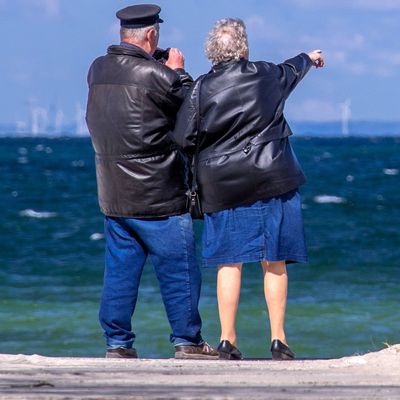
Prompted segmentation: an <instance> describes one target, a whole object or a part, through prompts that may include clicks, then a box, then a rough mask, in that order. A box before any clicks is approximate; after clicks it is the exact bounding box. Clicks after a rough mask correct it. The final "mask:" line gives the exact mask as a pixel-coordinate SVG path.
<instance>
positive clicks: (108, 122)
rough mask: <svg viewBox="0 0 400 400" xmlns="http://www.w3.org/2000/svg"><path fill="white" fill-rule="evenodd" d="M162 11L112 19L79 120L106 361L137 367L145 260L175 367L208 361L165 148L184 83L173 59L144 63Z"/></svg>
mask: <svg viewBox="0 0 400 400" xmlns="http://www.w3.org/2000/svg"><path fill="white" fill-rule="evenodd" d="M160 11H161V9H160V7H158V6H156V5H149V4H143V5H135V6H130V7H127V8H124V9H122V10H120V11H118V12H117V17H118V18H119V20H120V23H121V43H120V45H116V46H111V47H109V48H108V51H107V55H105V56H102V57H99V58H97V59H96V60H95V61H94V62H93V64H92V65H91V67H90V70H89V74H88V84H89V97H88V104H87V116H86V119H87V124H88V127H89V131H90V135H91V138H92V143H93V147H94V150H95V153H96V173H97V185H98V196H99V203H100V208H101V210H102V212H103V213H104V214H105V240H106V256H105V273H104V288H103V293H102V299H101V305H100V313H99V317H100V323H101V326H102V327H103V329H104V334H105V338H106V343H107V352H106V357H108V358H136V357H137V352H136V350H135V349H134V348H133V347H132V346H133V342H134V340H135V334H134V333H133V332H132V328H131V318H132V315H133V313H134V310H135V305H136V300H137V296H138V287H139V282H140V277H141V274H142V270H143V266H144V264H145V262H146V259H147V258H148V257H149V258H150V260H151V261H152V263H153V265H154V268H155V272H156V274H157V278H158V281H159V284H160V290H161V295H162V299H163V302H164V306H165V309H166V312H167V316H168V320H169V322H170V325H171V328H172V334H171V337H170V340H171V342H172V343H173V344H174V345H175V357H176V358H195V359H197V358H200V359H201V358H216V357H217V356H218V354H217V352H216V351H215V350H214V349H212V348H211V347H210V346H209V345H208V344H207V343H206V342H204V340H203V339H202V336H201V333H200V329H201V318H200V315H199V312H198V302H199V295H200V285H201V276H200V271H199V268H198V265H197V263H196V257H195V245H194V235H193V229H192V220H191V218H190V215H189V214H187V213H186V194H185V193H186V190H187V187H186V184H185V173H184V163H183V160H182V156H181V154H180V153H179V151H178V150H177V149H176V147H175V146H174V145H173V144H172V143H171V142H170V140H169V139H168V133H169V132H170V130H171V129H172V128H173V126H174V123H175V116H176V113H177V111H178V109H179V107H180V105H181V103H182V101H183V98H184V95H185V92H186V90H187V89H188V87H189V86H190V85H191V83H192V79H191V78H190V76H189V75H188V74H187V73H186V72H185V70H184V69H183V68H184V58H183V55H182V53H181V52H180V51H179V50H178V49H175V48H172V49H170V51H169V58H168V60H167V61H166V63H165V65H164V64H163V63H161V62H158V61H156V60H155V59H154V58H153V57H152V54H153V53H154V51H155V50H156V48H157V44H158V38H159V24H160V23H161V22H163V21H162V20H161V19H160V17H159V13H160Z"/></svg>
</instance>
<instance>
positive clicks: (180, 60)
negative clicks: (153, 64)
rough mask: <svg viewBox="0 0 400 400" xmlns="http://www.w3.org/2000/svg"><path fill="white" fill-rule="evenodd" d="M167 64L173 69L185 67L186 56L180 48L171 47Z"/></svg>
mask: <svg viewBox="0 0 400 400" xmlns="http://www.w3.org/2000/svg"><path fill="white" fill-rule="evenodd" d="M165 65H166V66H167V67H169V68H171V69H178V68H185V57H184V56H183V54H182V52H181V51H180V50H179V49H177V48H175V47H171V49H170V50H169V57H168V60H167V62H166V63H165Z"/></svg>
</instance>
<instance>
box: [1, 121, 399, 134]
mask: <svg viewBox="0 0 400 400" xmlns="http://www.w3.org/2000/svg"><path fill="white" fill-rule="evenodd" d="M289 123H290V126H291V128H292V130H293V132H294V134H295V136H301V137H303V136H311V137H341V138H343V137H397V136H400V121H349V123H348V133H347V132H346V134H343V127H342V122H341V121H327V122H317V121H291V120H289ZM88 136H89V133H88V132H87V131H84V132H83V131H82V128H80V129H79V131H77V130H76V127H75V126H74V125H72V124H71V125H66V126H65V128H64V129H62V130H60V131H57V132H56V131H52V130H51V129H49V130H48V131H46V132H45V133H39V134H31V133H30V132H29V131H27V130H24V131H18V130H17V129H16V126H15V124H0V138H4V137H18V138H25V137H38V138H41V137H43V138H59V137H74V138H77V137H88Z"/></svg>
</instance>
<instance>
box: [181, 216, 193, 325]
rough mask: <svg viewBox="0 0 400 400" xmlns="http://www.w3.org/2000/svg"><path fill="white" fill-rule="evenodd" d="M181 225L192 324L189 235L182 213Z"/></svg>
mask: <svg viewBox="0 0 400 400" xmlns="http://www.w3.org/2000/svg"><path fill="white" fill-rule="evenodd" d="M178 218H179V227H180V230H181V234H182V237H183V241H184V243H185V247H184V255H185V264H186V273H187V279H186V287H187V289H188V293H189V300H188V302H189V307H188V308H187V312H188V314H187V316H188V322H189V323H190V324H192V291H191V287H190V269H189V257H188V244H187V237H186V234H185V228H184V224H183V223H184V217H183V216H182V215H180V216H179V217H178Z"/></svg>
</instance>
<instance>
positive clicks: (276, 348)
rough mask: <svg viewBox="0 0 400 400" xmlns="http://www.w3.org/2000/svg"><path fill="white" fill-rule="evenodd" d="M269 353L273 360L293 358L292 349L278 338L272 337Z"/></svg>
mask: <svg viewBox="0 0 400 400" xmlns="http://www.w3.org/2000/svg"><path fill="white" fill-rule="evenodd" d="M271 353H272V359H273V360H293V359H294V358H295V355H294V353H293V352H292V350H290V349H289V347H288V346H286V344H283V343H282V342H281V341H280V340H279V339H274V340H273V341H272V343H271Z"/></svg>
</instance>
